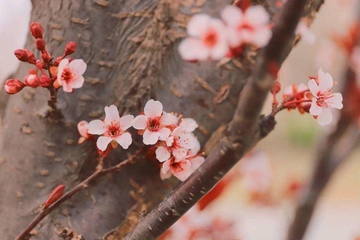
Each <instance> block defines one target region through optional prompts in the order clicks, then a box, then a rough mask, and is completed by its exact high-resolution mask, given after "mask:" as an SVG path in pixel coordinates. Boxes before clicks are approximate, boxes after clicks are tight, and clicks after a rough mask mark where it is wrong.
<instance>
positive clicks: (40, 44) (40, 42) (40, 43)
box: [35, 38, 45, 51]
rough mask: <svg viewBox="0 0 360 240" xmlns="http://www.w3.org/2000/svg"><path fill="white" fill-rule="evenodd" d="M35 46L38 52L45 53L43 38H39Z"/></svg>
mask: <svg viewBox="0 0 360 240" xmlns="http://www.w3.org/2000/svg"><path fill="white" fill-rule="evenodd" d="M35 45H36V48H37V50H39V51H44V50H45V41H44V39H42V38H37V39H36V41H35Z"/></svg>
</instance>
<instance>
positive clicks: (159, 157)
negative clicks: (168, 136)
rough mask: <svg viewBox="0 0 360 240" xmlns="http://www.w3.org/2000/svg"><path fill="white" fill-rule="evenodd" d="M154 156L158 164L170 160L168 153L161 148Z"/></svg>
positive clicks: (165, 149)
mask: <svg viewBox="0 0 360 240" xmlns="http://www.w3.org/2000/svg"><path fill="white" fill-rule="evenodd" d="M155 154H156V158H157V160H159V162H165V161H167V160H169V158H170V152H169V151H168V150H167V148H165V147H163V146H160V147H158V148H157V149H156V151H155Z"/></svg>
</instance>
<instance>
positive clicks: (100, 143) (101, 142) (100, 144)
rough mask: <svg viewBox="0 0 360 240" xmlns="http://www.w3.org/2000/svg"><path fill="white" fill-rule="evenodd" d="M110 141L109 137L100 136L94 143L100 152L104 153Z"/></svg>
mask: <svg viewBox="0 0 360 240" xmlns="http://www.w3.org/2000/svg"><path fill="white" fill-rule="evenodd" d="M111 141H112V139H111V137H104V136H100V137H99V138H98V140H97V141H96V146H97V148H98V149H100V150H101V151H105V150H106V148H107V146H108V145H109V143H110V142H111Z"/></svg>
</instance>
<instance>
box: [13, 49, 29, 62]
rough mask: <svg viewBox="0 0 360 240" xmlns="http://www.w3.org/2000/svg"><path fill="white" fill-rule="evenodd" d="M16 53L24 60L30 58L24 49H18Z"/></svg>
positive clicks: (18, 57)
mask: <svg viewBox="0 0 360 240" xmlns="http://www.w3.org/2000/svg"><path fill="white" fill-rule="evenodd" d="M14 54H15V56H16V58H17V59H19V60H20V61H22V62H27V61H28V60H29V57H28V55H27V53H26V51H25V50H24V49H16V50H15V51H14Z"/></svg>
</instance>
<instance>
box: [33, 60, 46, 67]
mask: <svg viewBox="0 0 360 240" xmlns="http://www.w3.org/2000/svg"><path fill="white" fill-rule="evenodd" d="M35 65H36V67H37V68H38V69H43V68H44V66H45V63H44V62H43V61H41V60H40V59H38V60H36V64H35Z"/></svg>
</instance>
